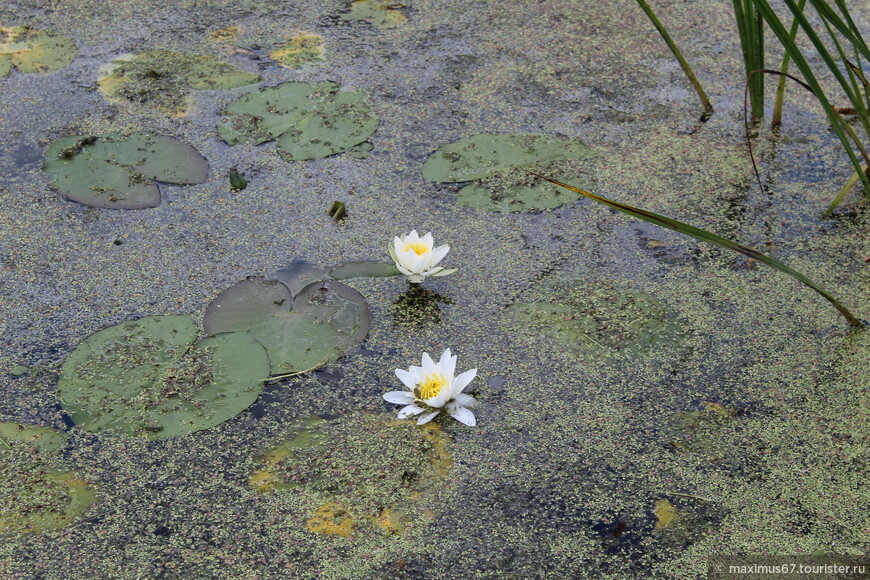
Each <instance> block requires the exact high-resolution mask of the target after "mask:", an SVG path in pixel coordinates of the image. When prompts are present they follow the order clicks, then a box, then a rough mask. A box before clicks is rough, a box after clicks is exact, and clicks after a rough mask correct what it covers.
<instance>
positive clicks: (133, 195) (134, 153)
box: [42, 133, 208, 209]
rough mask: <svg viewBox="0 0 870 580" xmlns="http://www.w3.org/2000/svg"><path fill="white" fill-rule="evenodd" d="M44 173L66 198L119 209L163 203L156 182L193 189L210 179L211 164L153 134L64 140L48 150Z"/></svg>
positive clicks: (181, 145)
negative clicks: (196, 184)
mask: <svg viewBox="0 0 870 580" xmlns="http://www.w3.org/2000/svg"><path fill="white" fill-rule="evenodd" d="M42 169H43V171H45V172H46V173H52V174H54V185H55V187H57V189H58V190H59V191H60V193H61V195H63V196H64V197H67V198H69V199H71V200H73V201H77V202H79V203H83V204H85V205H90V206H93V207H104V208H114V209H141V208H146V207H155V206H157V205H159V204H160V190H159V189H158V187H157V184H156V183H154V181H162V182H165V183H173V184H178V185H189V184H194V183H202V182H203V181H205V180H206V177H207V176H208V162H207V161H206V160H205V158H204V157H203V156H202V155H200V154H199V153H198V152H197V150H196V149H194V148H193V147H191V146H190V145H188V144H186V143H182V142H181V141H178V140H177V139H173V138H171V137H161V136H159V135H151V134H149V133H133V134H132V135H129V136H124V135H120V134H117V133H108V134H106V135H99V136H97V135H74V136H68V137H61V138H60V139H58V140H57V141H55V142H54V143H52V144H51V146H49V148H48V150H47V151H46V152H45V163H44V164H43V166H42Z"/></svg>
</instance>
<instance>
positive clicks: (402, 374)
mask: <svg viewBox="0 0 870 580" xmlns="http://www.w3.org/2000/svg"><path fill="white" fill-rule="evenodd" d="M411 368H412V369H413V368H414V367H411ZM396 376H397V377H399V380H400V381H402V384H404V385H405V386H406V387H408V388H409V389H411V390H412V391H413V390H414V387H416V386H417V382H418V380H419V379H418V378H417V373H415V372H413V371H412V370H407V371H406V370H405V369H396Z"/></svg>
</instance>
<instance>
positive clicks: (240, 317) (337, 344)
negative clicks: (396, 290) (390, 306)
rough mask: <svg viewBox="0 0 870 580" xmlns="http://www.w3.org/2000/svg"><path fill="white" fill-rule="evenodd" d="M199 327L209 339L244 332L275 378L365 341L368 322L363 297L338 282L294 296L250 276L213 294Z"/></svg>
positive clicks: (324, 283)
mask: <svg viewBox="0 0 870 580" xmlns="http://www.w3.org/2000/svg"><path fill="white" fill-rule="evenodd" d="M203 325H204V326H205V330H206V333H208V334H211V335H213V334H217V333H221V332H232V331H243V330H246V331H248V332H249V333H250V335H251V336H253V337H254V338H255V339H257V341H259V342H260V344H262V345H263V346H264V347H265V348H266V351H267V352H268V353H269V359H270V360H271V361H272V372H273V373H276V374H279V373H289V372H301V371H306V370H311V369H314V368H317V367H319V366H322V365H324V364H326V363H328V362H330V361H333V360H336V359H337V358H339V357H340V356H342V355H343V354H344V353H345V352H346V351H347V349H349V348H351V347H353V346H356V345H358V344H360V343H361V342H362V341H363V340H364V339H365V337H366V335H367V334H368V331H369V327H370V325H371V321H370V318H369V311H368V306H367V305H366V303H365V300H364V299H363V297H362V296H361V295H360V294H359V293H358V292H357V291H356V290H354V289H352V288H350V287H348V286H345V285H344V284H342V283H340V282H334V281H321V282H314V283H311V284H308V285H307V286H305V287H304V288H302V290H301V291H300V292H299V294H297V295H296V296H295V297H294V296H293V295H292V294H291V292H290V289H289V288H288V287H287V286H286V285H284V284H283V283H281V282H280V281H277V280H266V279H264V278H259V277H256V278H248V279H246V280H242V281H241V282H239V283H238V284H236V285H235V286H232V287H230V288H228V289H227V290H225V291H224V292H222V293H221V294H220V295H218V297H217V298H215V299H214V300H213V301H212V302H211V304H209V306H208V308H207V309H206V312H205V318H204V320H203Z"/></svg>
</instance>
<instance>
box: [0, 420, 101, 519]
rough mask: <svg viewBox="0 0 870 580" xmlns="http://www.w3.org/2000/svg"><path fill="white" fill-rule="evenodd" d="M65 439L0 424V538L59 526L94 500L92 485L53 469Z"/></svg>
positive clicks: (36, 429)
mask: <svg viewBox="0 0 870 580" xmlns="http://www.w3.org/2000/svg"><path fill="white" fill-rule="evenodd" d="M66 440H67V437H66V435H64V434H63V433H61V432H59V431H55V430H54V429H48V428H45V427H26V426H24V425H19V424H18V423H0V480H2V481H3V482H4V485H0V534H9V533H19V532H34V533H38V532H42V531H45V530H53V529H57V528H61V527H63V526H65V525H67V524H69V523H71V522H72V521H74V520H75V519H76V518H78V517H79V516H80V515H81V514H82V513H84V511H85V510H87V509H88V508H89V507H90V506H91V505H92V504H93V503H94V502H95V501H96V499H97V492H96V488H95V487H94V486H92V485H90V484H88V483H87V482H85V481H84V480H82V479H80V478H79V477H78V476H77V475H76V474H75V473H73V472H72V471H65V470H61V469H58V468H56V467H55V466H54V464H55V462H56V461H57V460H58V458H59V455H60V451H61V449H62V448H63V447H64V446H65V445H66Z"/></svg>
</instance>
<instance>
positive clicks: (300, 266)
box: [270, 258, 331, 296]
mask: <svg viewBox="0 0 870 580" xmlns="http://www.w3.org/2000/svg"><path fill="white" fill-rule="evenodd" d="M271 278H274V279H275V280H279V281H280V282H281V283H282V284H284V285H285V286H287V287H288V288H290V294H291V295H293V296H296V295H297V294H299V291H300V290H302V289H303V288H305V287H306V286H308V285H309V284H311V283H312V282H320V281H321V280H330V279H331V277H330V275H329V274H328V273H327V272H326V270H324V269H323V268H320V267H319V266H317V265H315V264H312V263H311V262H309V261H308V260H304V259H302V258H294V259H293V260H292V261H291V262H290V264H289V265H288V266H287V267H286V268H281V269H280V270H277V271H276V272H273V273H272V276H271V277H270V279H271Z"/></svg>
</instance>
